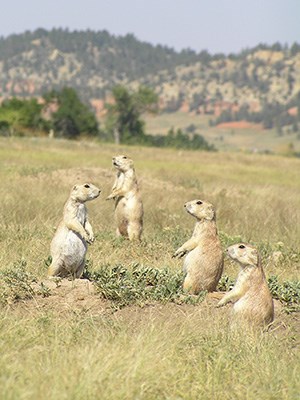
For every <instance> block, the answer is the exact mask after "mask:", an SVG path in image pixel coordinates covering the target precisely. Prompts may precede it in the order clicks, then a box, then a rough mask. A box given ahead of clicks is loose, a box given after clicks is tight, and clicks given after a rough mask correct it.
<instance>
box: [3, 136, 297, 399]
mask: <svg viewBox="0 0 300 400" xmlns="http://www.w3.org/2000/svg"><path fill="white" fill-rule="evenodd" d="M118 153H126V154H128V155H129V156H131V157H132V158H133V159H134V160H135V165H136V169H137V175H138V179H139V182H140V185H141V190H142V195H143V200H144V208H145V230H144V239H143V241H142V242H141V243H140V244H135V243H128V242H127V241H126V240H123V239H119V238H116V237H115V234H114V220H113V204H112V203H111V202H105V201H104V199H105V197H106V196H107V194H108V193H109V191H110V188H111V186H112V183H113V179H114V171H113V170H112V168H111V157H112V156H113V155H115V154H118ZM299 167H300V160H297V159H292V158H284V157H280V156H267V155H258V154H241V153H222V152H219V153H205V152H186V151H176V150H160V149H150V148H145V149H144V148H138V147H120V148H117V147H115V146H113V145H102V144H101V145H99V144H97V143H86V142H68V141H63V140H53V141H51V140H47V139H45V140H43V139H3V138H0V179H1V186H0V195H1V211H0V213H1V215H0V241H1V251H0V303H1V307H0V353H1V358H0V371H1V372H0V397H1V398H3V399H5V400H6V399H8V400H12V399H18V400H19V399H21V400H27V399H29V398H30V399H31V400H34V399H40V398H45V399H47V400H48V399H54V398H59V399H146V400H147V399H149V400H150V399H172V400H173V399H198V398H201V399H204V400H205V399H220V398H222V399H225V400H226V399H249V400H252V399H258V398H259V399H262V400H265V399H270V400H271V399H272V400H273V399H278V400H279V399H280V400H281V399H284V400H285V399H286V400H290V399H296V398H297V396H298V394H299V390H300V388H299V379H298V376H299V367H298V366H299V352H298V350H299V329H298V328H297V318H298V313H297V312H295V311H297V310H298V307H299V290H300V288H299V265H300V247H299V226H300V221H299V213H298V212H297V210H299V207H300V196H299V194H300V181H299V178H298V175H299V169H300V168H299ZM81 181H83V182H84V181H92V182H94V183H95V184H97V185H99V186H100V187H101V189H102V193H101V196H100V198H99V199H97V200H95V201H94V202H91V203H89V204H88V209H89V214H90V220H91V222H92V226H93V228H94V231H95V234H96V241H95V243H94V244H93V245H92V246H90V247H89V251H88V265H87V266H88V270H87V272H86V274H87V276H88V277H89V278H90V279H92V280H93V281H94V282H95V288H96V292H95V294H94V295H90V296H89V297H88V299H89V300H90V301H91V302H93V304H92V305H91V304H88V303H85V300H81V296H79V297H80V299H79V300H78V299H77V300H76V299H75V300H72V299H71V300H70V299H69V297H68V296H69V295H70V293H71V292H72V289H70V290H69V289H68V291H66V292H65V296H60V295H59V293H62V290H63V289H62V287H60V286H59V283H58V284H57V288H54V289H53V288H52V287H51V288H50V287H48V286H47V282H45V281H44V279H45V276H46V271H47V265H48V264H49V245H50V241H51V238H52V237H53V234H54V231H55V227H56V226H57V224H58V222H59V220H60V218H61V216H62V209H63V204H64V202H65V201H66V198H67V197H68V193H69V191H70V189H71V187H72V186H73V185H74V183H76V182H81ZM193 198H203V199H207V200H208V201H210V202H212V203H213V204H215V205H216V208H217V224H218V228H219V232H220V238H221V242H222V245H223V247H224V248H225V247H226V246H229V245H231V244H233V243H236V242H239V241H247V242H249V241H250V242H251V243H253V244H255V245H256V246H257V247H258V248H259V250H260V253H261V255H262V260H263V265H264V268H265V272H266V275H267V277H268V280H269V285H270V289H271V291H272V294H273V297H274V298H276V299H278V300H279V301H280V302H281V303H282V304H283V305H284V306H285V310H286V311H287V312H288V314H287V313H284V312H278V311H277V313H276V320H275V325H274V328H273V329H271V330H270V331H268V332H264V333H261V332H251V331H245V332H236V331H232V330H231V329H230V327H229V326H228V313H229V310H230V306H229V307H228V308H226V307H225V308H222V309H216V308H215V307H214V303H213V302H209V301H208V300H206V299H205V300H204V297H203V296H202V295H201V296H199V298H196V299H195V298H191V297H189V296H185V295H184V294H183V293H182V292H181V279H182V275H181V267H182V260H176V259H172V258H171V255H172V254H173V252H174V250H175V249H176V248H177V247H178V246H180V245H181V244H182V243H183V242H184V241H185V240H186V239H187V238H188V237H189V236H190V235H191V231H192V229H193V225H194V221H193V219H192V218H191V217H190V216H189V215H188V214H186V213H185V211H184V209H183V204H184V203H185V202H186V201H188V200H191V199H193ZM278 252H280V253H278ZM276 254H277V256H278V254H279V257H275V255H276ZM237 272H238V270H237V266H236V264H233V263H231V262H230V261H229V260H228V259H226V262H225V271H224V276H223V278H222V280H221V282H220V289H222V290H228V288H229V287H230V285H232V283H233V281H234V279H235V277H236V275H237ZM41 281H42V282H44V284H41V283H40V282H41ZM95 301H96V303H95V304H94V302H95ZM80 304H83V305H82V306H80V307H79V306H78V305H80Z"/></svg>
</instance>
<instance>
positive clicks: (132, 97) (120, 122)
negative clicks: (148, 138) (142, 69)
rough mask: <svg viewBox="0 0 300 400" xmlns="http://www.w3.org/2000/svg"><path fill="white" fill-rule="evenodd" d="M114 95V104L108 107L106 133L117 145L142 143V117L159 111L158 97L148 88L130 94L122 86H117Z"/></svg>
mask: <svg viewBox="0 0 300 400" xmlns="http://www.w3.org/2000/svg"><path fill="white" fill-rule="evenodd" d="M112 95H113V98H114V103H113V104H107V105H106V109H107V117H106V123H105V127H106V132H107V133H108V135H109V136H110V137H113V138H114V140H115V143H117V144H119V143H137V142H141V141H142V139H143V137H144V136H145V123H144V121H143V120H142V119H141V115H142V114H143V113H145V112H156V111H157V102H158V98H157V95H156V94H155V93H154V92H153V91H152V90H151V89H149V88H146V87H140V88H139V89H138V91H137V92H135V93H130V92H129V91H128V90H127V89H126V88H125V87H124V86H122V85H117V86H115V87H114V88H113V91H112Z"/></svg>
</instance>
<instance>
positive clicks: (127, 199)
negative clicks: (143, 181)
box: [106, 155, 144, 240]
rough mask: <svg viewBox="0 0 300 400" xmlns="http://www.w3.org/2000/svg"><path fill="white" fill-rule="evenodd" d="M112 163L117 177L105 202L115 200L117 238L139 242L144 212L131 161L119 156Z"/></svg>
mask: <svg viewBox="0 0 300 400" xmlns="http://www.w3.org/2000/svg"><path fill="white" fill-rule="evenodd" d="M112 163H113V165H114V167H115V168H116V169H117V177H116V180H115V183H114V185H113V188H112V191H111V194H110V195H109V196H108V197H107V199H106V200H110V199H114V200H115V218H116V222H117V236H124V237H127V238H129V240H134V239H137V240H140V239H141V235H142V231H143V215H144V211H143V203H142V199H141V196H140V192H139V187H138V183H137V179H136V175H135V170H134V165H133V161H132V160H131V159H130V158H128V157H126V156H124V155H119V156H116V157H113V159H112Z"/></svg>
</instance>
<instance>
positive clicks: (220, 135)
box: [145, 112, 300, 154]
mask: <svg viewBox="0 0 300 400" xmlns="http://www.w3.org/2000/svg"><path fill="white" fill-rule="evenodd" d="M210 119H212V120H214V119H215V118H214V116H211V115H208V116H207V115H194V114H192V113H184V112H176V113H170V114H168V113H163V114H160V115H157V116H153V115H148V116H146V117H145V120H146V126H147V133H150V134H152V135H155V134H167V132H168V131H169V129H170V128H171V127H174V128H175V129H179V128H180V129H183V130H184V129H186V128H187V127H188V126H190V125H194V126H195V127H196V133H198V134H200V135H202V136H203V137H204V138H205V139H206V140H207V141H208V142H209V143H211V144H213V145H214V146H215V147H216V148H217V149H220V150H231V151H232V150H242V151H246V152H253V151H259V152H264V151H271V152H274V153H282V154H284V153H287V152H288V146H289V144H290V143H292V144H293V146H294V149H295V150H296V151H299V150H300V139H299V135H298V133H297V132H296V133H292V132H291V133H283V134H282V135H281V136H279V135H278V134H277V132H276V129H268V130H259V129H247V128H246V129H245V128H244V129H240V128H218V127H210V126H209V120H210Z"/></svg>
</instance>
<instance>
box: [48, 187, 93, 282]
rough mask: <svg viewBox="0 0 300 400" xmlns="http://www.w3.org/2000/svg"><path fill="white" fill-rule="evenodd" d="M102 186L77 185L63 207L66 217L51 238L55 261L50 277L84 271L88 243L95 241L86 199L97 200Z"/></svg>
mask: <svg viewBox="0 0 300 400" xmlns="http://www.w3.org/2000/svg"><path fill="white" fill-rule="evenodd" d="M99 194H100V189H98V188H97V187H96V186H94V185H92V184H91V183H84V184H82V185H75V186H74V187H73V188H72V190H71V193H70V197H69V199H68V200H67V202H66V204H65V206H64V213H63V219H62V221H61V222H60V224H59V226H58V228H57V231H56V232H55V235H54V237H53V239H52V242H51V246H50V251H51V256H52V263H51V265H50V267H49V270H48V276H60V277H65V276H67V275H72V276H73V277H74V278H79V277H80V276H81V274H82V271H83V268H84V264H85V255H86V252H87V243H92V242H93V241H94V233H93V229H92V226H91V224H90V222H89V221H88V215H87V208H86V206H85V204H84V203H85V202H86V201H90V200H93V199H96V198H97V197H98V196H99Z"/></svg>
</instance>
